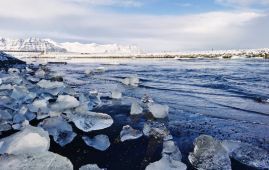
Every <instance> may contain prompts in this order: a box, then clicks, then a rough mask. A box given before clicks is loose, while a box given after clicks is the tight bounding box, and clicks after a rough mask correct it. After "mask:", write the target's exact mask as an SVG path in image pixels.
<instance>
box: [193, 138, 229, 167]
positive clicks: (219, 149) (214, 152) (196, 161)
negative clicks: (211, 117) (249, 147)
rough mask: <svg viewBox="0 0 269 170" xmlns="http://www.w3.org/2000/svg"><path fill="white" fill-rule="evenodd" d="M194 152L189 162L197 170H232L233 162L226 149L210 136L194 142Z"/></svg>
mask: <svg viewBox="0 0 269 170" xmlns="http://www.w3.org/2000/svg"><path fill="white" fill-rule="evenodd" d="M194 145H195V147H194V152H193V153H190V155H189V157H188V158H189V161H190V163H191V164H192V165H193V166H194V167H195V168H197V169H201V170H207V169H214V170H231V169H232V168H231V161H230V158H229V154H228V152H227V151H226V149H225V148H224V147H223V146H222V145H221V143H220V142H219V141H218V140H215V139H214V138H213V137H211V136H208V135H201V136H199V137H198V138H196V139H195V141H194Z"/></svg>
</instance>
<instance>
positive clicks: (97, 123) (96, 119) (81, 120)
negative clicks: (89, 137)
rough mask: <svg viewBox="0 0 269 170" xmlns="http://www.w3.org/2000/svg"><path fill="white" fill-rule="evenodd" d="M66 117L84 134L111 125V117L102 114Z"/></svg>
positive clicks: (92, 113)
mask: <svg viewBox="0 0 269 170" xmlns="http://www.w3.org/2000/svg"><path fill="white" fill-rule="evenodd" d="M68 117H69V118H70V120H72V121H73V122H74V124H75V125H76V127H77V128H79V129H80V130H82V131H84V132H90V131H94V130H101V129H105V128H108V127H110V126H111V125H112V124H113V119H112V117H111V116H109V115H107V114H104V113H95V112H86V113H74V114H68Z"/></svg>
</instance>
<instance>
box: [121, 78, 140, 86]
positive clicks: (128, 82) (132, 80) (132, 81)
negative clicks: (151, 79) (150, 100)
mask: <svg viewBox="0 0 269 170" xmlns="http://www.w3.org/2000/svg"><path fill="white" fill-rule="evenodd" d="M121 82H122V83H123V84H125V85H130V86H134V87H137V86H138V85H139V78H138V77H137V75H133V76H130V77H126V78H125V79H123V80H121Z"/></svg>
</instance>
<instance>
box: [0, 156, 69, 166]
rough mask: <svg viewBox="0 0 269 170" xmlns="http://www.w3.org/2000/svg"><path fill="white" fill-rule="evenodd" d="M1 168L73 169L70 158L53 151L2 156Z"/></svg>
mask: <svg viewBox="0 0 269 170" xmlns="http://www.w3.org/2000/svg"><path fill="white" fill-rule="evenodd" d="M0 165H1V168H0V169H1V170H60V169H62V170H73V165H72V163H71V162H70V160H69V159H67V158H66V157H63V156H61V155H58V154H56V153H52V152H42V153H31V154H30V153H27V154H21V155H2V156H0Z"/></svg>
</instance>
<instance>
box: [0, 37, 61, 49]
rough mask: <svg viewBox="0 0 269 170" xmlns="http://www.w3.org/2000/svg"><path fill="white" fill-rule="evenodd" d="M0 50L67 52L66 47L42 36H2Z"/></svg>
mask: <svg viewBox="0 0 269 170" xmlns="http://www.w3.org/2000/svg"><path fill="white" fill-rule="evenodd" d="M0 50H14V51H47V52H66V49H64V48H62V47H58V46H56V45H54V44H52V43H51V42H49V41H47V40H45V39H40V38H27V39H6V38H0Z"/></svg>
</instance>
